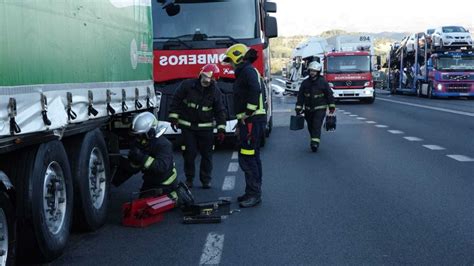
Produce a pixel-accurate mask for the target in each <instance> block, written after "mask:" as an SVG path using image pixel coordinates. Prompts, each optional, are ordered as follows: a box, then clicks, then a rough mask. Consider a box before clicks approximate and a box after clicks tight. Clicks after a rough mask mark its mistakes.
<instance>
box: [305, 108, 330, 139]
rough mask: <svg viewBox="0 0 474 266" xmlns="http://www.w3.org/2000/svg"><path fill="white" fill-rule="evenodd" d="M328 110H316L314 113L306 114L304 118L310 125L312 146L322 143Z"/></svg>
mask: <svg viewBox="0 0 474 266" xmlns="http://www.w3.org/2000/svg"><path fill="white" fill-rule="evenodd" d="M325 116H326V109H321V110H316V111H314V112H305V114H304V117H305V119H306V123H307V124H308V131H309V135H310V138H311V144H316V143H317V144H319V143H320V142H321V128H322V126H323V121H324V117H325Z"/></svg>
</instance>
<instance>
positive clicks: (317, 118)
mask: <svg viewBox="0 0 474 266" xmlns="http://www.w3.org/2000/svg"><path fill="white" fill-rule="evenodd" d="M308 69H309V78H308V79H305V80H304V81H303V82H302V83H301V86H300V89H299V91H298V99H297V101H296V107H295V111H296V114H297V115H299V114H301V113H303V112H304V116H305V120H306V123H307V124H308V131H309V134H310V137H311V142H310V148H311V150H312V151H313V152H317V151H318V147H319V145H320V143H321V127H322V125H323V120H324V117H325V116H326V110H327V108H328V107H329V113H331V114H333V113H334V111H335V110H336V105H335V103H334V97H333V94H332V90H331V88H330V87H329V84H328V83H327V82H326V81H325V80H324V78H323V77H322V76H321V64H320V63H318V62H316V61H313V62H311V63H310V64H309V66H308Z"/></svg>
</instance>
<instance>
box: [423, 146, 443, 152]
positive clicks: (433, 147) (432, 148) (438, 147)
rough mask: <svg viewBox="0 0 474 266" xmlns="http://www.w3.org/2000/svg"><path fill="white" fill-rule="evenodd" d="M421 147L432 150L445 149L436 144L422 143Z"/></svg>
mask: <svg viewBox="0 0 474 266" xmlns="http://www.w3.org/2000/svg"><path fill="white" fill-rule="evenodd" d="M423 147H425V148H427V149H430V150H432V151H441V150H445V148H443V147H441V146H438V145H423Z"/></svg>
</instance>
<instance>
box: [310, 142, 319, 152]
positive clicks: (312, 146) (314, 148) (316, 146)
mask: <svg viewBox="0 0 474 266" xmlns="http://www.w3.org/2000/svg"><path fill="white" fill-rule="evenodd" d="M318 148H319V144H317V143H312V144H311V151H312V152H318Z"/></svg>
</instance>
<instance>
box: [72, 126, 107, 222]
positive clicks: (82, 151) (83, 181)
mask: <svg viewBox="0 0 474 266" xmlns="http://www.w3.org/2000/svg"><path fill="white" fill-rule="evenodd" d="M66 150H67V152H68V155H69V161H70V163H71V172H72V178H73V184H74V195H75V196H76V198H75V200H74V221H73V225H74V227H75V228H77V229H79V230H82V231H95V230H97V229H98V228H99V227H101V226H102V225H104V223H105V220H106V218H107V208H108V198H109V191H110V164H109V157H108V152H107V146H106V144H105V140H104V136H103V135H102V132H101V131H100V130H99V129H95V130H93V131H90V132H88V133H86V134H85V135H82V136H81V137H79V138H76V139H73V140H72V141H70V142H68V143H67V144H66Z"/></svg>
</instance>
